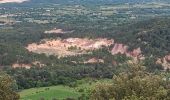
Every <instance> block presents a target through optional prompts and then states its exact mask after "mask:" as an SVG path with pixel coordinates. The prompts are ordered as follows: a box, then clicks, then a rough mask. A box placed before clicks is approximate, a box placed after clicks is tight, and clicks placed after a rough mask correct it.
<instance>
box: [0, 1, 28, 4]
mask: <svg viewBox="0 0 170 100" xmlns="http://www.w3.org/2000/svg"><path fill="white" fill-rule="evenodd" d="M25 1H29V0H0V4H1V3H22V2H25Z"/></svg>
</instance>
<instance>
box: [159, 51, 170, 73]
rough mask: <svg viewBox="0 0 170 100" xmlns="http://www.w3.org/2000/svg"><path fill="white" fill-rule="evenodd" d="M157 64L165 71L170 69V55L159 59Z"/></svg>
mask: <svg viewBox="0 0 170 100" xmlns="http://www.w3.org/2000/svg"><path fill="white" fill-rule="evenodd" d="M156 64H161V65H162V66H163V69H164V70H168V69H170V54H169V55H166V56H165V57H164V58H158V59H157V61H156Z"/></svg>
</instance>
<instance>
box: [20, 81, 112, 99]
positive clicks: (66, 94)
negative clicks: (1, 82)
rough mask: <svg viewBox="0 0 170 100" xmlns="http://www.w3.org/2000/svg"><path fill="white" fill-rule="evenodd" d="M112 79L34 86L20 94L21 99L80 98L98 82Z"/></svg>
mask: <svg viewBox="0 0 170 100" xmlns="http://www.w3.org/2000/svg"><path fill="white" fill-rule="evenodd" d="M108 82H111V80H108V79H102V80H92V79H83V80H79V81H77V86H76V87H74V88H71V87H68V86H63V85H59V86H51V87H41V88H32V89H26V90H23V91H21V92H20V93H19V94H20V96H21V100H40V99H41V98H43V99H44V100H53V99H54V98H56V99H57V100H58V99H59V100H62V99H66V98H75V99H76V98H78V97H80V96H81V95H82V94H86V95H87V94H88V93H89V91H91V89H93V88H94V87H95V85H96V84H98V83H108Z"/></svg>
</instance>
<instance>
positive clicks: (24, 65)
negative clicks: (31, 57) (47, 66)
mask: <svg viewBox="0 0 170 100" xmlns="http://www.w3.org/2000/svg"><path fill="white" fill-rule="evenodd" d="M31 67H32V65H31V64H19V63H14V64H12V68H26V69H30V68H31Z"/></svg>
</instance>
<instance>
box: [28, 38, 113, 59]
mask: <svg viewBox="0 0 170 100" xmlns="http://www.w3.org/2000/svg"><path fill="white" fill-rule="evenodd" d="M113 43H114V40H108V39H106V38H98V39H88V38H68V39H63V40H61V39H57V40H45V41H44V42H43V43H40V44H36V43H32V44H29V45H28V46H27V47H26V48H27V49H28V50H29V51H30V52H34V53H45V54H47V55H58V56H60V57H63V56H72V55H80V54H85V53H88V51H92V50H96V49H100V48H102V47H103V46H105V47H108V46H110V45H112V44H113Z"/></svg>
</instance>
